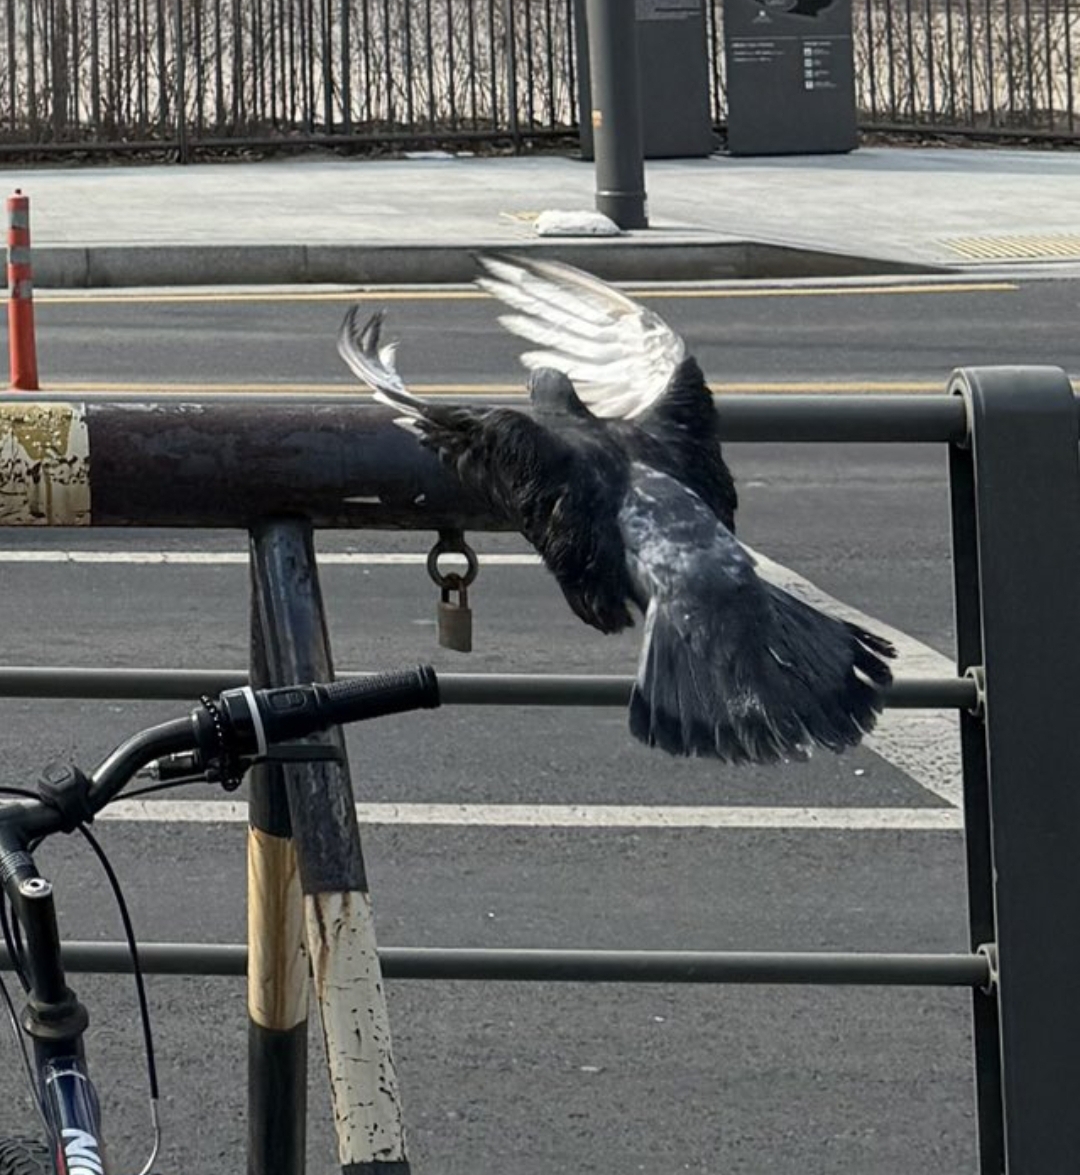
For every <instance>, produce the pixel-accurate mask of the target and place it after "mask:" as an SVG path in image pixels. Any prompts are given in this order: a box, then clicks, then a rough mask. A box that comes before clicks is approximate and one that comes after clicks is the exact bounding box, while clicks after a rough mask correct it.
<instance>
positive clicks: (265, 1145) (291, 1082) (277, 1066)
mask: <svg viewBox="0 0 1080 1175" xmlns="http://www.w3.org/2000/svg"><path fill="white" fill-rule="evenodd" d="M286 673H287V666H285V665H282V664H281V663H280V661H278V660H276V659H275V663H271V662H270V661H269V659H268V657H267V648H266V640H265V637H264V634H263V625H262V622H261V620H260V618H259V609H258V599H257V595H256V593H255V591H254V588H253V590H252V601H251V684H252V685H253V686H254V687H255V688H256V689H258V688H261V687H265V686H271V685H280V684H283V682H282V680H281V679H282V677H283V676H285V675H286ZM248 778H249V792H248V955H249V960H250V961H249V965H248V972H247V980H248V1151H247V1163H248V1175H302V1172H303V1170H304V1157H305V1156H304V1150H305V1142H306V1137H307V1062H308V968H307V955H306V952H305V950H304V907H303V896H302V894H301V892H300V880H299V874H298V873H297V861H296V846H295V844H294V842H293V839H292V822H291V820H290V819H289V802H288V798H287V796H286V791H285V773H284V771H283V770H282V768H281V767H280V766H279V765H278V764H263V765H260V766H257V767H255V768H253V769H252V771H251V774H250V775H249V777H248Z"/></svg>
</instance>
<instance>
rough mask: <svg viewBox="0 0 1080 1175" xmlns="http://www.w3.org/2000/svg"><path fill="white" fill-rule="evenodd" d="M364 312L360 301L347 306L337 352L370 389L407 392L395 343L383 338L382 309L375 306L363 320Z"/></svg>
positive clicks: (390, 392) (339, 333)
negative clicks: (400, 373)
mask: <svg viewBox="0 0 1080 1175" xmlns="http://www.w3.org/2000/svg"><path fill="white" fill-rule="evenodd" d="M363 313H364V308H363V307H362V306H361V305H360V304H359V303H357V304H356V305H355V306H352V307H350V308H349V310H348V312H347V313H346V315H345V318H344V320H343V321H342V323H341V327H340V329H339V330H338V338H337V348H338V354H339V355H340V356H341V358H342V359H344V360H345V363H346V365H347V366H348V367H349V369H350V370H351V371H352V373H353V374H354V375H356V376H358V377H359V378H360V379H361V380H363V382H364V383H366V384H367V385H368V387H369V388H371V389H372V390H373V391H375V392H385V393H386V394H388V395H390V394H394V393H398V394H401V395H404V396H408V392H407V391H406V389H405V384H404V383H403V382H402V379H401V376H400V375H398V372H397V366H396V359H397V343H396V342H395V343H383V342H382V325H383V312H382V311H381V310H376V311H375V313H374V314H372V315H370V316H369V317H368V318H367V320H366V321H364V320H362V318H361V316H362V314H363ZM411 398H412V399H413V400H415V397H411ZM417 402H419V401H417Z"/></svg>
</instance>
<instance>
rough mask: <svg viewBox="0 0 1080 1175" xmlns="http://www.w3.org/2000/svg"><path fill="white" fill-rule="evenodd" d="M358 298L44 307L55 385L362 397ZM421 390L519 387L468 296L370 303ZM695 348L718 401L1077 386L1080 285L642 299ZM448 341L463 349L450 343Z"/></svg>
mask: <svg viewBox="0 0 1080 1175" xmlns="http://www.w3.org/2000/svg"><path fill="white" fill-rule="evenodd" d="M355 296H357V295H354V294H353V293H350V292H344V293H342V292H332V293H329V292H324V293H321V294H317V295H315V296H312V295H311V294H310V293H308V294H304V293H302V292H301V293H297V292H288V293H283V294H271V295H268V296H266V297H265V300H261V299H259V298H257V297H256V298H252V297H250V296H249V295H243V296H241V297H239V298H237V297H235V296H234V295H233V294H231V293H227V292H226V293H223V292H221V291H215V292H211V293H209V294H208V295H205V296H203V297H199V296H197V295H191V294H188V293H180V294H170V293H165V294H163V295H159V297H160V298H162V300H155V298H154V296H152V295H143V296H136V297H133V298H132V297H126V296H123V295H119V296H118V295H115V294H114V295H106V296H94V297H89V298H88V297H86V296H84V295H81V294H64V295H61V294H49V295H42V296H41V297H39V299H38V303H37V307H36V313H37V322H38V340H39V345H38V350H39V365H40V369H41V378H42V381H43V385H44V386H47V387H56V388H59V389H65V388H74V387H83V388H85V387H87V386H88V385H89V386H98V385H105V386H106V387H117V386H133V387H145V386H146V385H147V383H150V384H151V385H154V384H161V383H165V384H173V383H180V384H193V383H201V384H204V385H206V384H208V385H211V386H220V385H227V386H250V385H256V386H265V385H271V386H279V387H280V386H289V385H295V386H297V387H300V386H307V387H311V386H315V387H320V388H329V387H337V388H341V389H342V390H344V389H347V388H349V387H352V386H354V385H353V383H352V380H351V376H350V375H349V373H348V372H347V371H346V370H345V369H344V367H343V365H342V363H341V361H340V360H339V359H338V357H337V354H336V352H335V350H334V338H335V336H336V333H337V328H338V324H339V323H340V321H341V317H342V314H343V312H344V309H345V306H346V305H347V304H348V302H349V301H352V300H353V299H354V297H355ZM359 296H361V297H363V299H364V300H365V301H367V302H370V304H371V306H372V309H375V308H377V307H380V306H381V307H383V308H384V309H385V310H386V312H387V331H388V333H389V334H390V335H393V336H396V337H398V338H400V340H401V349H400V353H399V366H400V369H401V371H402V373H403V375H404V376H405V377H406V378H407V379H408V380H409V381H410V382H413V383H415V384H416V385H417V386H422V385H430V384H437V385H451V386H452V387H455V388H456V387H458V386H459V385H465V386H467V387H471V386H473V385H481V386H495V387H502V388H516V387H518V386H520V384H521V382H522V376H521V374H520V368H519V367H518V365H517V362H516V356H517V354H518V346H517V343H516V341H515V340H514V339H513V338H512V337H511V336H509V335H507V334H506V333H505V332H504V331H502V330H501V329H500V328H499V326H498V325H497V323H496V315H497V313H498V307H497V304H496V303H495V302H493V301H492V300H491V299H488V298H486V297H480V296H477V295H475V294H474V293H472V292H470V291H468V290H459V291H454V292H450V293H449V295H448V293H447V292H446V291H441V290H434V291H420V292H417V291H399V292H397V293H396V294H395V293H387V292H385V291H373V292H367V293H361V294H360V295H359ZM643 300H644V301H646V302H647V303H648V304H650V305H652V306H653V307H655V309H657V310H658V311H659V312H660V313H661V314H662V315H663V316H664V317H665V318H667V319H668V320H669V321H670V322H671V323H672V325H673V326H674V327H676V329H678V330H680V331H681V332H682V333H683V334H684V336H685V337H686V339H687V340H688V342H689V344H690V346H691V348H692V350H693V351H694V353H695V354H696V355H697V356H698V358H699V360H700V361H701V363H702V365H703V367H704V368H705V370H706V372H707V374H708V375H709V377H710V380H711V381H712V382H713V383H714V385H715V386H717V387H718V388H721V389H722V388H723V387H725V386H730V385H745V384H751V385H753V384H756V383H761V382H774V381H781V382H783V383H785V384H787V385H791V384H798V383H802V382H804V381H815V382H822V381H824V382H827V383H831V382H833V381H837V380H844V381H856V382H863V383H865V382H867V381H873V382H885V383H887V384H890V385H895V384H896V383H897V382H898V381H900V382H912V381H914V382H916V383H917V384H919V385H920V386H924V387H926V388H928V389H931V388H933V389H936V388H938V387H939V386H940V385H941V384H942V383H943V381H944V379H945V377H946V376H947V375H948V372H949V371H951V370H952V368H954V367H958V366H964V365H968V364H1001V363H1053V364H1055V365H1057V366H1060V367H1064V368H1066V369H1067V370H1069V371H1080V342H1078V341H1077V332H1076V329H1075V326H1076V321H1077V318H1078V316H1080V282H1077V281H1076V280H1058V281H1053V280H1048V281H1025V282H1008V281H1000V280H985V281H978V280H970V279H965V280H963V281H959V282H958V281H953V280H949V281H931V282H923V281H918V282H911V281H907V282H903V283H898V282H896V283H891V284H887V285H880V284H874V285H867V284H866V283H861V284H860V283H852V282H849V283H839V284H833V285H831V286H826V287H822V286H821V285H819V284H818V285H815V284H809V283H793V284H789V285H787V286H780V287H777V286H770V287H764V288H762V287H755V288H748V287H746V286H745V285H732V284H727V285H724V286H721V287H716V286H713V287H703V288H696V289H694V290H693V291H692V292H691V293H690V294H689V295H688V294H687V292H686V290H685V288H679V287H671V286H666V287H657V288H655V289H652V290H650V291H648V292H647V294H646V296H645V297H644V298H643ZM449 339H452V340H453V342H452V344H448V340H449Z"/></svg>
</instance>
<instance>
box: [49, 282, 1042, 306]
mask: <svg viewBox="0 0 1080 1175" xmlns="http://www.w3.org/2000/svg"><path fill="white" fill-rule="evenodd" d="M1019 288H1020V287H1019V286H1018V285H1017V284H1016V283H1014V282H957V283H947V282H943V283H940V284H939V283H930V282H927V283H923V284H917V283H908V284H904V285H883V286H792V287H787V288H775V287H768V288H762V287H758V288H753V289H745V290H741V289H732V288H725V289H722V290H714V289H699V288H695V289H678V288H674V287H672V288H667V287H664V288H658V289H644V288H633V289H627V293H629V294H631V295H632V296H634V297H637V298H687V299H690V298H716V299H719V298H838V297H857V296H867V295H870V296H881V295H886V294H889V295H893V294H1003V293H1014V292H1015V291H1016V290H1018V289H1019ZM483 299H490V295H489V294H485V293H483V292H482V291H481V290H461V289H451V290H432V289H425V290H375V289H360V290H310V291H308V290H294V291H291V292H282V291H272V290H267V291H252V292H248V291H243V292H239V291H222V292H220V293H213V292H184V291H182V290H178V291H175V292H174V291H170V292H169V293H161V294H156V293H155V294H150V293H143V294H140V293H138V292H131V293H110V294H79V295H76V294H49V293H42V292H41V291H37V292H36V293H35V300H36V301H38V302H39V303H42V304H48V305H56V306H64V305H67V306H72V305H94V306H100V305H110V304H116V303H127V304H131V303H145V304H154V303H177V304H182V303H185V302H191V303H215V302H242V303H248V302H250V303H255V302H471V301H479V300H483Z"/></svg>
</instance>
